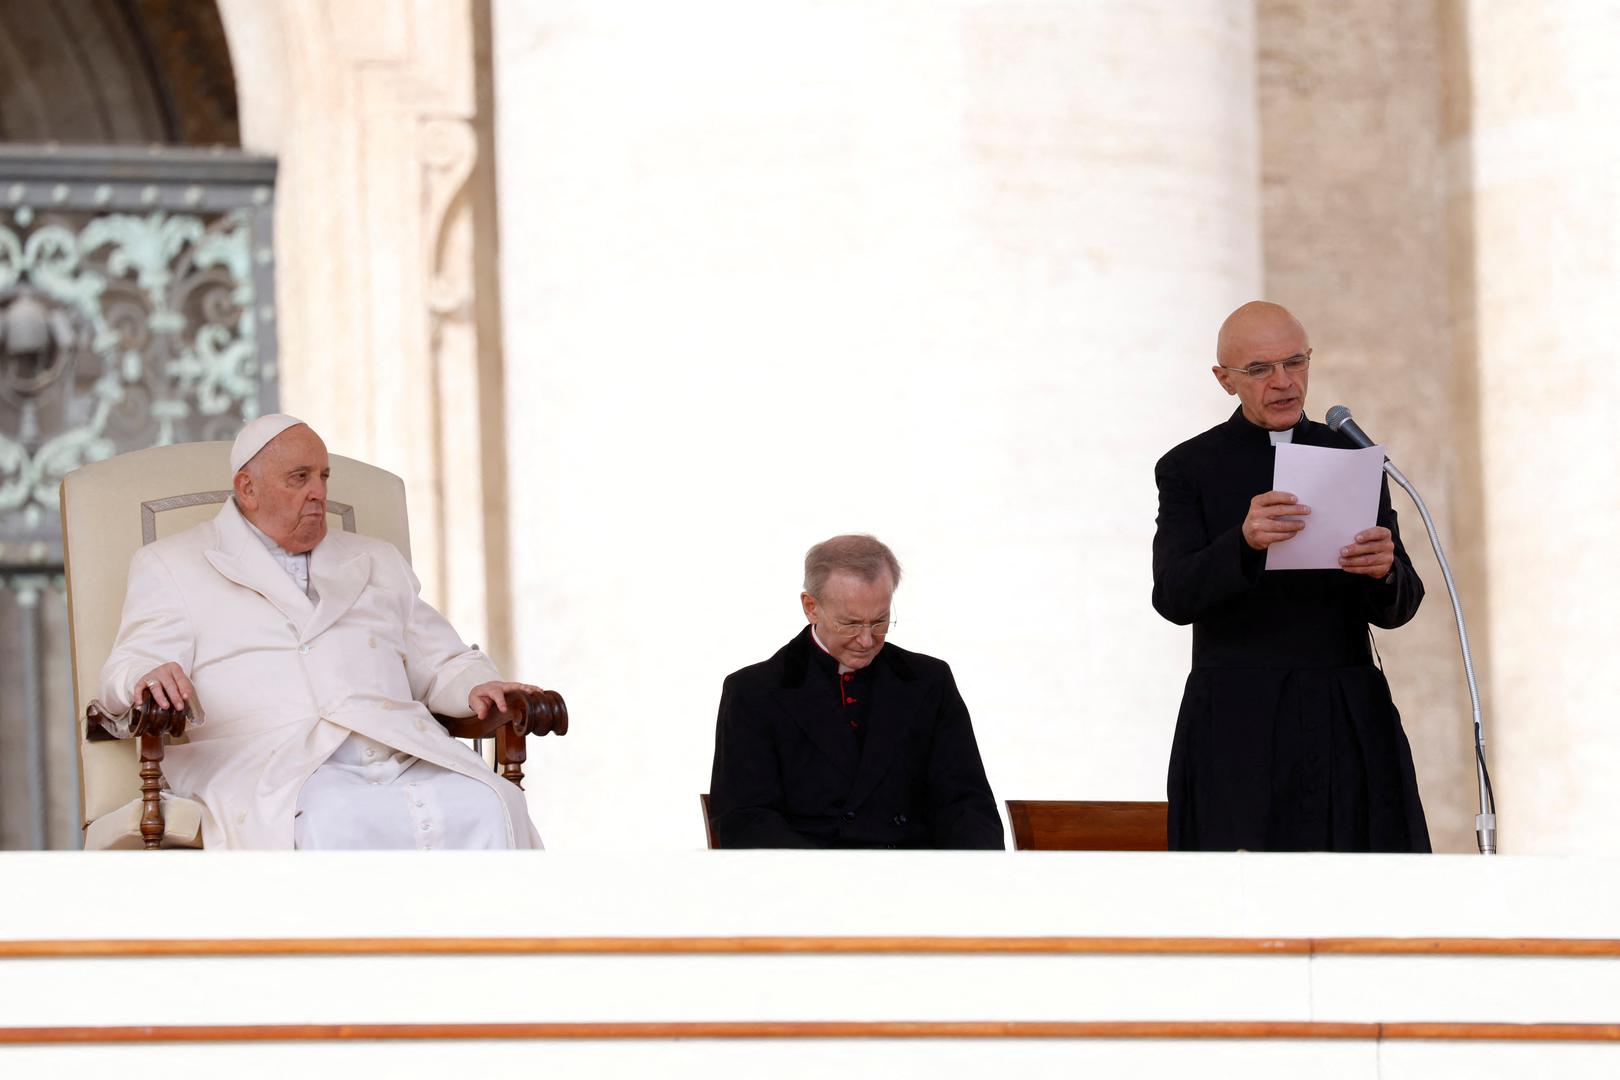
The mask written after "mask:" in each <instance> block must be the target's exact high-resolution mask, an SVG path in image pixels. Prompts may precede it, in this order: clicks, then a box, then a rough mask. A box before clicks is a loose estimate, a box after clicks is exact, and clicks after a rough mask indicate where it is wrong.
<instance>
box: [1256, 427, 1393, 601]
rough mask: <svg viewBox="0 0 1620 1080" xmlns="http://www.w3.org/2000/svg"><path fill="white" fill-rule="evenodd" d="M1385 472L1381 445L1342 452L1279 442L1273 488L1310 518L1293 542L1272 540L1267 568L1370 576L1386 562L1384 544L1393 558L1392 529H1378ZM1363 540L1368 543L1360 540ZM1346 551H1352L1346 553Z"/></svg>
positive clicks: (1267, 552) (1386, 565)
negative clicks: (1303, 506) (1305, 508)
mask: <svg viewBox="0 0 1620 1080" xmlns="http://www.w3.org/2000/svg"><path fill="white" fill-rule="evenodd" d="M1383 469H1384V448H1383V447H1382V446H1370V447H1368V448H1367V449H1365V450H1339V449H1336V448H1334V447H1330V446H1303V445H1300V444H1298V443H1281V444H1279V445H1278V446H1277V464H1276V469H1275V471H1274V473H1273V474H1272V487H1274V488H1276V489H1277V491H1278V492H1293V493H1294V495H1295V496H1296V497H1297V498H1298V499H1299V502H1300V503H1303V504H1306V505H1308V506H1309V507H1310V511H1311V512H1310V516H1309V517H1308V518H1303V519H1302V525H1301V527H1300V528H1299V529H1298V530H1297V531H1296V533H1295V535H1294V537H1293V538H1292V539H1289V540H1282V541H1273V542H1272V543H1271V546H1269V547H1268V548H1266V569H1267V570H1338V569H1341V568H1342V569H1346V570H1350V571H1352V572H1354V573H1362V574H1370V573H1371V570H1372V569H1373V568H1374V567H1376V566H1378V565H1380V563H1381V562H1382V559H1381V556H1382V554H1383V552H1384V547H1383V545H1384V544H1386V543H1387V545H1388V549H1387V550H1388V552H1389V555H1390V557H1391V559H1393V556H1394V550H1395V545H1394V542H1393V541H1392V540H1390V539H1389V531H1388V530H1387V529H1381V528H1379V527H1378V493H1379V491H1380V489H1381V479H1382V476H1383ZM1263 497H1264V496H1262V498H1263ZM1252 512H1253V511H1252V510H1251V513H1252ZM1374 530H1376V534H1375V533H1374ZM1363 536H1365V539H1359V538H1360V537H1363ZM1345 549H1350V551H1349V552H1348V553H1344V552H1345ZM1341 553H1344V554H1341ZM1374 556H1378V558H1374ZM1341 558H1347V559H1349V560H1350V561H1351V563H1352V565H1348V566H1345V565H1343V564H1341V562H1340V559H1341ZM1383 567H1384V568H1383V570H1382V571H1381V572H1380V573H1379V574H1378V575H1377V576H1379V577H1382V576H1383V575H1384V574H1386V573H1388V572H1389V566H1388V564H1387V563H1383Z"/></svg>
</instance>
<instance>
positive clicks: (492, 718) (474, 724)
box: [433, 690, 568, 739]
mask: <svg viewBox="0 0 1620 1080" xmlns="http://www.w3.org/2000/svg"><path fill="white" fill-rule="evenodd" d="M433 719H435V720H437V721H438V722H439V723H440V724H442V725H443V726H444V729H445V730H446V731H448V732H449V733H450V734H452V735H454V736H455V737H456V738H458V739H487V738H489V737H490V736H491V735H494V734H495V733H496V732H498V731H500V730H501V729H502V728H508V729H510V730H511V731H512V733H513V734H514V735H517V736H519V737H522V736H524V735H566V734H568V706H567V704H565V703H564V702H563V699H562V695H561V694H559V693H557V692H556V691H555V690H542V691H540V692H539V693H538V694H528V693H524V692H523V691H522V690H511V691H508V692H507V695H506V711H505V712H504V713H503V712H501V711H500V710H499V709H493V708H492V709H490V710H489V715H488V716H486V717H484V718H483V719H482V720H480V719H478V717H476V716H442V715H440V714H439V713H434V714H433Z"/></svg>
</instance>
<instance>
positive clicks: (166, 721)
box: [84, 686, 188, 742]
mask: <svg viewBox="0 0 1620 1080" xmlns="http://www.w3.org/2000/svg"><path fill="white" fill-rule="evenodd" d="M187 718H188V714H187V712H186V710H185V709H184V708H179V709H173V708H169V709H165V708H161V707H159V706H158V703H157V701H156V699H154V698H153V697H152V691H151V688H150V687H145V686H143V687H141V693H140V696H139V697H138V698H136V701H135V704H133V705H131V706H130V707H129V711H128V712H124V713H119V714H117V715H114V714H113V713H110V712H108V711H107V710H106V708H105V707H104V706H103V705H102V704H101V702H99V701H92V702H91V703H90V707H89V708H87V709H85V710H84V722H85V738H86V739H88V740H89V741H90V742H101V741H103V740H105V739H116V738H119V736H118V734H117V733H116V732H115V731H114V729H115V728H118V727H121V726H122V724H123V722H124V721H126V720H127V721H128V723H129V735H128V736H126V737H134V738H139V737H140V736H142V735H156V736H164V735H170V736H178V735H184V734H185V732H186V721H187Z"/></svg>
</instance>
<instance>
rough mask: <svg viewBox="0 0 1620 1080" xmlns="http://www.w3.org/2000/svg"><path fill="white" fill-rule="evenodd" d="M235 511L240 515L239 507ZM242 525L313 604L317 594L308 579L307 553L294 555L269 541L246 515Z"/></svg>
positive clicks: (266, 535)
mask: <svg viewBox="0 0 1620 1080" xmlns="http://www.w3.org/2000/svg"><path fill="white" fill-rule="evenodd" d="M236 509H237V512H238V513H241V510H242V508H241V507H237V508H236ZM242 524H244V525H246V526H247V527H248V528H249V529H251V530H252V531H253V535H254V536H257V537H258V538H259V542H260V543H261V544H263V545H264V550H266V551H268V552H269V553H270V557H271V558H272V559H274V560H275V561H276V565H277V566H279V567H281V568H282V569H283V570H285V571H287V576H288V577H290V578H292V579H293V584H294V585H297V586H298V590H299V591H300V592H302V593H303V594H304V595H305V596H307V597H309V599H310V601H311V602H314V601H315V600H316V598H317V595H318V594H317V593H316V592H315V583H314V582H313V581H311V580H310V579H309V552H307V551H303V552H299V553H298V554H294V553H292V552H291V551H288V550H287V549H286V548H284V547H282V546H281V545H280V544H278V543H276V542H275V541H274V540H272V539H270V535H269V534H268V533H266V532H265V531H264V530H263V529H261V528H259V527H258V526H257V525H255V524H253V522H251V521H249V520H248V518H247V515H246V514H242Z"/></svg>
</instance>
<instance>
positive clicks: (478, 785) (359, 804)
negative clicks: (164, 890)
mask: <svg viewBox="0 0 1620 1080" xmlns="http://www.w3.org/2000/svg"><path fill="white" fill-rule="evenodd" d="M231 469H232V472H233V473H234V474H235V475H234V478H233V480H232V487H233V488H234V496H233V497H232V498H230V499H227V500H226V501H225V506H224V509H222V510H221V511H220V512H219V514H218V516H217V517H215V518H214V520H213V521H211V522H207V523H205V524H202V525H198V526H196V527H195V528H191V529H188V530H186V531H185V532H183V533H179V534H177V535H175V536H171V537H167V538H165V539H162V540H158V541H156V542H154V543H151V544H148V545H147V546H145V547H143V548H142V549H141V550H140V551H139V552H138V553H137V554H136V555H135V557H134V559H133V560H132V561H131V562H130V568H129V591H128V594H127V595H126V596H125V599H124V613H123V620H122V623H121V624H120V626H119V630H118V638H117V640H116V641H115V642H114V644H113V650H112V654H111V655H110V656H108V658H107V663H106V666H105V667H103V668H102V671H101V702H102V704H103V706H104V707H105V708H106V710H107V711H108V712H109V713H126V712H127V710H128V708H129V706H130V704H131V702H133V701H134V700H135V698H136V696H137V695H138V694H139V693H140V690H141V688H142V687H149V688H150V689H151V692H152V696H153V698H154V699H155V700H156V701H157V703H158V704H159V705H160V706H163V707H170V706H171V704H172V705H173V706H175V707H182V708H186V709H188V710H189V711H190V712H191V714H192V716H193V719H192V726H191V727H189V728H188V735H189V740H188V741H187V742H186V743H183V744H179V745H175V746H171V747H170V748H169V749H168V751H167V753H166V754H165V757H164V775H165V777H166V778H167V779H168V782H169V786H170V788H171V789H172V790H173V791H174V792H176V793H177V794H181V795H186V796H189V797H191V798H194V799H196V800H197V801H198V802H200V803H201V804H202V805H203V808H204V812H203V842H204V844H205V845H206V846H207V847H209V848H216V849H217V848H351V849H352V848H372V849H376V848H415V849H420V848H537V847H539V846H540V837H539V835H538V834H536V832H535V830H534V826H533V824H531V822H530V820H529V815H528V812H527V810H526V808H525V805H524V800H523V793H522V792H521V791H519V790H518V789H517V787H516V786H515V785H513V784H511V783H510V782H508V781H506V780H504V779H501V778H500V777H499V776H497V775H496V774H495V773H494V771H492V770H491V769H490V768H489V767H488V766H486V765H485V764H484V762H483V760H482V759H481V758H479V756H478V755H477V754H475V753H474V752H473V751H472V749H471V748H470V747H468V746H467V745H465V744H464V743H461V742H458V741H457V740H456V739H454V738H452V737H451V736H450V735H449V734H447V733H446V732H445V730H444V729H443V728H442V727H440V726H439V724H438V723H436V722H435V721H434V719H433V717H432V716H431V715H430V712H429V710H432V711H433V712H438V713H444V714H447V715H460V716H466V715H468V714H469V713H477V714H478V715H479V716H480V717H482V716H485V715H487V713H488V711H489V710H490V709H491V708H496V709H500V710H502V711H504V710H505V708H506V698H505V692H506V691H507V690H516V689H522V690H528V691H534V690H536V688H535V687H532V686H529V685H527V684H525V683H508V682H502V681H500V676H499V674H498V673H497V672H496V670H495V666H494V665H493V664H492V663H491V662H490V661H489V659H488V658H487V657H486V656H484V655H483V654H482V653H481V652H479V651H478V650H477V649H473V648H468V647H467V645H466V644H465V643H463V642H462V640H461V638H460V637H459V636H458V635H457V634H456V632H455V630H454V629H453V628H452V627H451V626H450V624H449V623H448V622H447V621H446V620H445V618H444V616H442V615H440V614H439V613H438V612H437V611H435V610H433V608H432V607H430V606H429V605H428V604H426V603H424V602H423V601H422V598H421V596H420V595H419V591H420V587H419V585H418V582H417V580H416V576H415V575H414V574H413V573H412V572H411V568H410V565H409V564H408V563H407V562H406V561H405V558H404V556H402V555H401V554H400V553H399V551H398V550H397V549H396V548H394V547H393V545H391V544H388V543H386V542H384V541H381V540H375V539H372V538H369V537H364V536H358V535H356V534H354V533H347V532H341V531H340V532H334V533H332V534H330V535H328V533H327V530H326V483H327V478H328V477H329V475H330V473H331V469H330V465H329V463H328V458H327V453H326V444H325V443H323V442H322V441H321V439H320V436H318V435H316V434H315V432H314V431H313V430H311V429H310V427H309V426H308V425H307V424H305V423H303V422H302V421H300V420H298V419H296V418H294V417H291V416H287V415H284V414H280V413H277V414H273V415H270V416H263V417H260V418H258V419H257V420H254V421H252V422H251V423H249V424H248V425H247V426H246V427H245V428H243V430H242V433H241V435H239V436H238V437H237V439H236V442H235V444H234V445H233V446H232V448H231ZM203 706H206V712H205V711H204V708H203ZM122 733H123V732H120V734H122Z"/></svg>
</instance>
